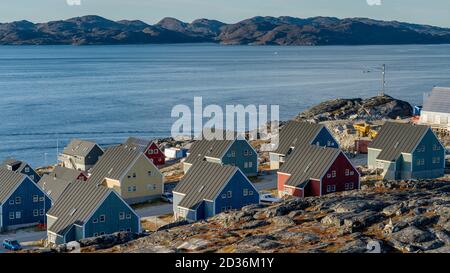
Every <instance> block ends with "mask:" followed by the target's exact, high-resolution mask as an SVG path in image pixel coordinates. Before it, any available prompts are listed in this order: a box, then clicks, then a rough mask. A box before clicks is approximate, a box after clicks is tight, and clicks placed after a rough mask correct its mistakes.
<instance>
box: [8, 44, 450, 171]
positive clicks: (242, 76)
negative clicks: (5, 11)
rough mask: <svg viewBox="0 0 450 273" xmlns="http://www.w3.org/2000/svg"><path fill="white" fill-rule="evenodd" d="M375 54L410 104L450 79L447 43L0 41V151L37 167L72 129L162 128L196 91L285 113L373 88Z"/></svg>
mask: <svg viewBox="0 0 450 273" xmlns="http://www.w3.org/2000/svg"><path fill="white" fill-rule="evenodd" d="M383 63H385V64H386V65H387V69H388V73H387V81H388V83H387V93H388V94H390V95H392V96H394V97H397V98H400V99H404V100H407V101H409V102H411V103H413V104H421V103H422V97H423V93H424V92H429V91H430V90H431V88H432V87H433V86H434V85H440V86H450V45H439V46H415V45H412V46H362V47H270V46H266V47H262V46H261V47H251V46H219V45H143V46H86V47H72V46H30V47H27V46H21V47H14V46H12V47H10V46H7V47H0V96H1V99H0V109H1V126H0V159H4V158H7V157H16V158H19V159H22V160H26V161H28V162H30V163H31V164H32V165H34V166H42V165H44V164H46V163H54V162H55V161H56V153H57V147H59V149H61V148H62V147H63V146H64V145H65V144H67V142H68V141H69V140H70V139H71V138H83V139H90V140H94V141H97V142H99V143H100V144H102V145H108V144H113V143H119V142H121V141H123V140H124V139H125V138H126V137H127V136H129V135H137V136H144V137H149V138H153V137H163V136H168V135H169V132H170V128H171V125H172V123H173V122H174V121H175V119H174V118H171V115H170V114H171V110H172V107H173V106H174V105H177V104H180V103H183V104H187V105H192V104H193V97H194V96H202V97H203V101H204V104H211V103H214V104H219V105H225V104H244V105H247V104H278V105H280V116H281V118H282V119H288V118H290V117H293V116H295V115H296V114H297V113H298V112H300V111H302V110H304V109H305V108H307V107H310V106H312V105H314V104H316V103H319V102H321V101H323V100H326V99H331V98H336V97H369V96H373V95H376V94H377V92H378V91H379V90H380V86H381V76H380V72H379V71H377V70H376V68H378V67H380V66H381V65H382V64H383ZM367 70H372V71H373V72H370V73H364V71H367Z"/></svg>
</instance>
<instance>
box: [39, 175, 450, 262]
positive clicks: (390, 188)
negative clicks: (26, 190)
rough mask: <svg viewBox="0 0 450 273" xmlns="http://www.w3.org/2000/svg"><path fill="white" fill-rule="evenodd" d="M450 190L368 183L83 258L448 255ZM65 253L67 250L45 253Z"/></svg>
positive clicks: (122, 237)
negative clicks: (108, 254) (372, 250)
mask: <svg viewBox="0 0 450 273" xmlns="http://www.w3.org/2000/svg"><path fill="white" fill-rule="evenodd" d="M449 190H450V185H449V183H448V181H447V182H444V181H437V180H436V181H431V180H428V181H419V182H406V181H400V182H387V181H386V182H376V183H367V184H366V185H364V186H363V187H362V190H361V191H353V192H348V193H340V194H331V195H326V196H323V197H319V198H312V197H311V198H306V199H303V200H302V199H287V200H285V201H284V202H283V203H281V204H278V205H274V206H270V207H266V206H262V205H252V206H248V207H245V208H244V209H242V211H237V212H229V213H222V214H219V215H217V216H215V217H213V218H211V219H209V220H208V221H202V222H198V223H194V224H190V225H184V226H181V227H174V228H170V229H166V230H160V231H157V232H154V233H151V234H149V235H147V236H144V237H142V238H139V239H136V238H135V237H132V236H130V235H127V234H115V235H107V236H104V237H99V238H94V239H86V240H82V241H80V243H81V246H82V250H81V251H82V252H119V253H155V252H158V253H159V252H172V253H173V252H178V253H184V252H218V253H248V252H250V253H258V252H261V253H273V252H282V253H287V252H296V253H297V252H306V253H324V252H340V253H364V252H367V251H368V249H370V248H371V247H369V246H372V245H375V246H376V245H380V249H379V250H380V251H381V252H442V253H448V252H449V251H450V248H449V245H450V233H449V230H450V206H449V204H450V198H449V194H448V193H449ZM48 251H52V252H53V251H59V252H64V251H65V248H64V246H59V247H58V248H57V249H53V250H45V252H48Z"/></svg>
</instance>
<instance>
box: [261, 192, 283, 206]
mask: <svg viewBox="0 0 450 273" xmlns="http://www.w3.org/2000/svg"><path fill="white" fill-rule="evenodd" d="M281 201H282V199H281V198H278V197H275V196H273V195H272V194H270V193H261V195H260V202H261V203H269V204H272V203H279V202H281Z"/></svg>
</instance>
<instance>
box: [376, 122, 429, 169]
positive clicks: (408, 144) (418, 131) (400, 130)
mask: <svg viewBox="0 0 450 273" xmlns="http://www.w3.org/2000/svg"><path fill="white" fill-rule="evenodd" d="M429 129H430V127H428V126H425V125H416V124H410V123H399V122H386V123H385V124H384V125H383V126H382V127H381V129H380V132H379V133H378V135H377V137H376V138H375V139H374V141H373V142H372V144H370V145H369V148H373V149H380V150H382V151H381V152H380V154H379V155H378V157H377V159H379V160H384V161H395V160H397V158H398V157H399V156H400V155H401V153H412V152H413V150H414V148H415V147H417V145H418V144H419V142H420V141H421V140H422V138H423V136H424V135H425V134H426V133H427V131H428V130H429Z"/></svg>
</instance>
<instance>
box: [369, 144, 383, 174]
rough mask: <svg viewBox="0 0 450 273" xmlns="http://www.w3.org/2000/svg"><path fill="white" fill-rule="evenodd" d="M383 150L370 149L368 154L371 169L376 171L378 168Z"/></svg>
mask: <svg viewBox="0 0 450 273" xmlns="http://www.w3.org/2000/svg"><path fill="white" fill-rule="evenodd" d="M380 153H381V150H376V149H372V148H368V154H367V165H368V167H369V169H372V170H374V169H376V168H377V157H378V155H380Z"/></svg>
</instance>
